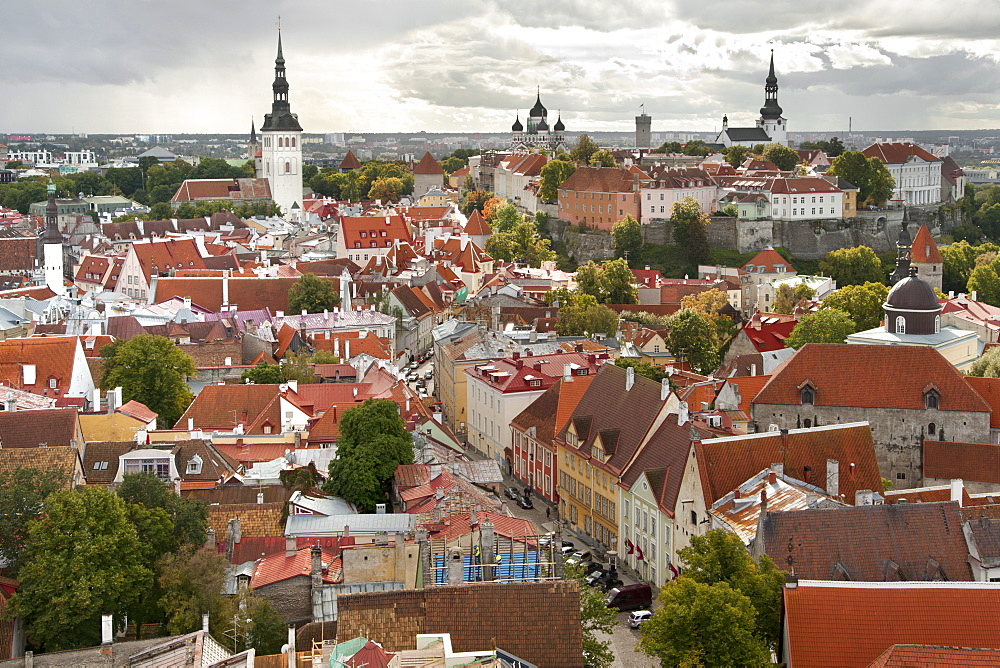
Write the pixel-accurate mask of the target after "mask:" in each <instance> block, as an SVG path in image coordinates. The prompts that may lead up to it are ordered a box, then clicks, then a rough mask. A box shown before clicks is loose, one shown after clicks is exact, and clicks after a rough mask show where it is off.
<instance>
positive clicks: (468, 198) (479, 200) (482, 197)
mask: <svg viewBox="0 0 1000 668" xmlns="http://www.w3.org/2000/svg"><path fill="white" fill-rule="evenodd" d="M494 197H496V195H494V194H493V193H491V192H490V191H489V190H473V191H471V192H468V193H466V194H465V201H463V202H462V205H461V207H460V208H461V210H462V213H464V214H465V215H466V216H471V215H472V212H473V211H478V212H479V213H483V208H484V207H485V206H486V203H487V202H488V201H490V200H491V199H493V198H494Z"/></svg>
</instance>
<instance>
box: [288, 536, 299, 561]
mask: <svg viewBox="0 0 1000 668" xmlns="http://www.w3.org/2000/svg"><path fill="white" fill-rule="evenodd" d="M298 551H299V547H298V540H296V538H295V536H285V558H286V559H291V558H292V557H294V556H295V554H296V553H297V552H298Z"/></svg>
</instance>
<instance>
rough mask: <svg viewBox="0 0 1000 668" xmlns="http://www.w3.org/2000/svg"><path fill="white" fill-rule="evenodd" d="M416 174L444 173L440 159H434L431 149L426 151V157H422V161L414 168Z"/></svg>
mask: <svg viewBox="0 0 1000 668" xmlns="http://www.w3.org/2000/svg"><path fill="white" fill-rule="evenodd" d="M413 173H414V174H428V175H430V174H444V170H443V169H441V165H439V164H438V161H437V160H435V159H434V156H433V155H431V153H430V151H427V152H426V153H424V157H422V158H420V162H418V163H417V165H416V167H414V168H413Z"/></svg>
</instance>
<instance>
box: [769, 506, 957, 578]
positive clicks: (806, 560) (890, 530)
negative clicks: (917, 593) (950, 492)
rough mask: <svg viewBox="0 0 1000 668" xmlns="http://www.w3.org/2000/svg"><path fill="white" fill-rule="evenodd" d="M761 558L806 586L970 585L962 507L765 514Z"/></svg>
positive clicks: (906, 507) (900, 507)
mask: <svg viewBox="0 0 1000 668" xmlns="http://www.w3.org/2000/svg"><path fill="white" fill-rule="evenodd" d="M762 538H763V541H764V550H765V551H766V552H767V554H768V555H769V556H770V557H771V558H772V559H773V560H774V562H775V564H777V566H778V568H780V569H781V570H783V571H788V572H792V571H794V572H795V574H796V575H797V576H799V577H800V578H803V579H808V580H853V581H867V582H889V581H915V580H948V581H954V582H967V581H970V580H972V571H971V569H970V568H969V564H968V559H969V548H968V545H967V544H966V542H965V536H964V535H963V533H962V515H961V513H960V512H959V505H958V503H955V502H947V503H912V504H880V505H866V506H853V507H847V508H838V509H835V510H828V509H817V510H791V511H787V512H773V513H768V514H767V517H766V518H765V519H764V523H763V527H762V534H758V536H757V540H761V539H762Z"/></svg>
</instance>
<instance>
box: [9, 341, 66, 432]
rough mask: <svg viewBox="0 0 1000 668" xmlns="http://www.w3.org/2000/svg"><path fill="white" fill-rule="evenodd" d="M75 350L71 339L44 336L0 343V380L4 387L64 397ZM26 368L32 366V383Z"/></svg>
mask: <svg viewBox="0 0 1000 668" xmlns="http://www.w3.org/2000/svg"><path fill="white" fill-rule="evenodd" d="M78 347H80V342H79V339H78V338H77V337H75V336H45V337H33V338H26V339H25V338H22V339H7V340H6V341H0V381H3V384H5V385H10V386H11V387H14V388H17V389H20V390H27V391H29V392H34V393H35V394H41V395H43V396H52V397H60V396H65V394H66V393H67V392H69V389H70V383H71V382H72V380H73V371H74V362H75V356H76V351H77V349H78ZM29 365H34V380H33V381H32V379H31V374H30V371H29V369H28V367H29ZM53 379H54V380H55V381H56V387H55V390H53V389H51V387H50V386H51V383H50V381H51V380H53ZM25 381H32V382H25ZM0 438H2V437H0Z"/></svg>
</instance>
